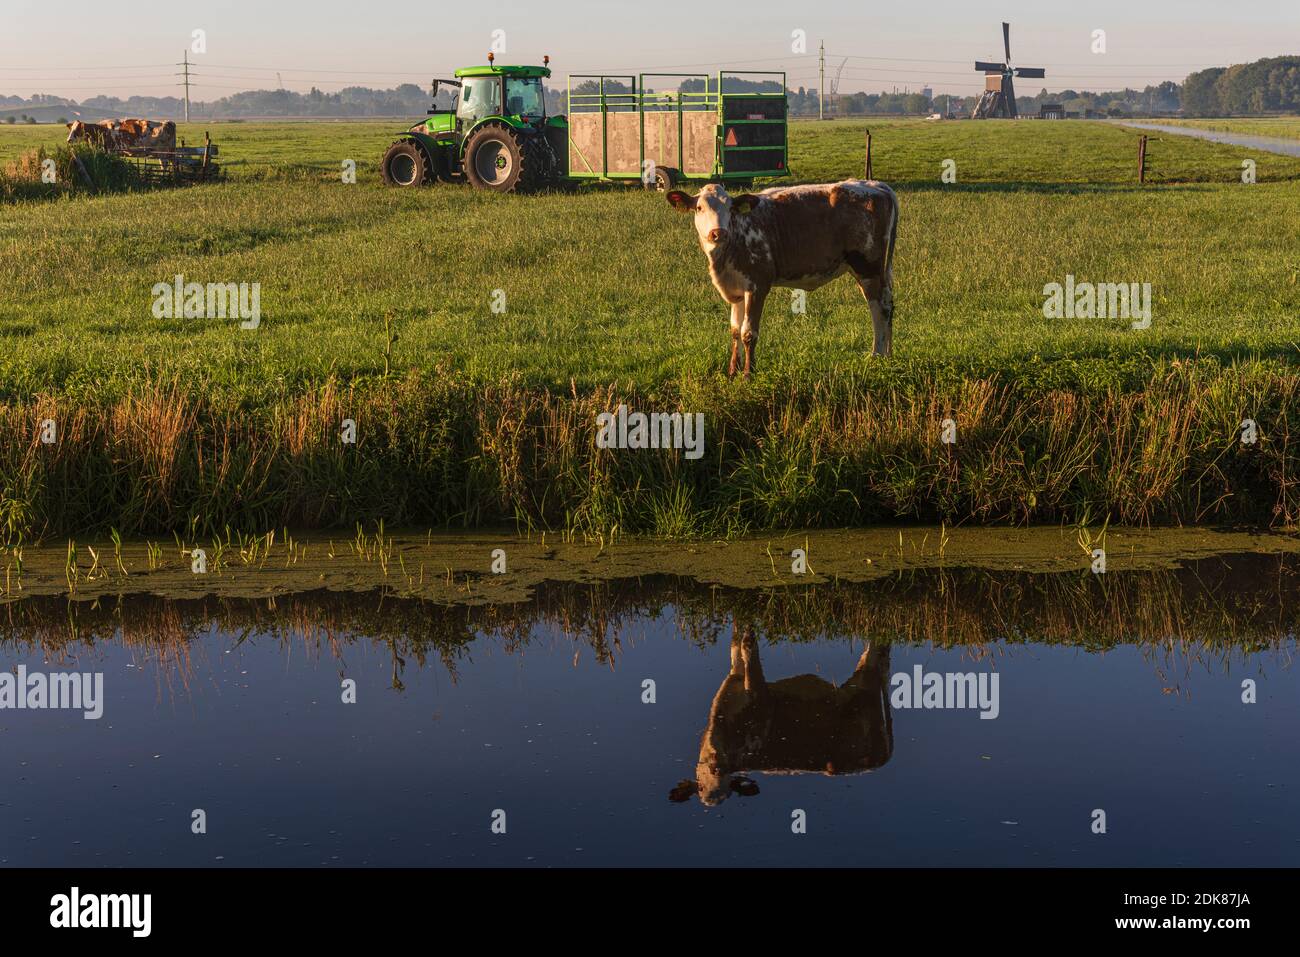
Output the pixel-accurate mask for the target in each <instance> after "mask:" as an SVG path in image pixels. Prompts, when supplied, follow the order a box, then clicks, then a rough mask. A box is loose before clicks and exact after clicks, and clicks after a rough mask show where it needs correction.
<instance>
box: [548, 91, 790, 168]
mask: <svg viewBox="0 0 1300 957" xmlns="http://www.w3.org/2000/svg"><path fill="white" fill-rule="evenodd" d="M731 77H743V78H746V79H748V78H752V77H767V78H775V77H779V78H780V81H779V82H780V86H779V88H778V89H777V90H772V91H770V92H769V91H764V92H757V93H735V92H727V91H726V86H727V83H726V81H727V79H728V78H731ZM647 79H649V80H652V81H663V80H665V79H666V80H668V81H669V82H670V84H674V85H676V86H677V89H673V90H663V91H659V90H655V89H651V88H650V87H649V86H648V84H647V82H646V81H647ZM692 80H694V81H702V82H696V83H694V84H692V83H691V82H690V81H692ZM575 81H577V82H578V86H579V88H580V89H579V90H575V89H574V83H575ZM593 85H594V86H595V89H594V90H593V89H592V86H593ZM773 85H775V84H773ZM694 87H699V89H695V88H694ZM787 112H788V103H787V100H786V86H785V74H784V73H757V72H740V71H720V72H719V73H718V74H717V76H716V77H713V76H710V75H708V74H695V73H640V74H637V75H635V76H633V75H628V76H611V75H606V74H573V75H570V77H569V84H568V127H569V151H568V153H569V155H568V157H567V159H568V170H567V175H568V176H569V177H570V178H572V179H578V180H582V179H600V180H641V179H643V178H644V177H646V176H647V175H648V174H650V173H653V176H654V183H653V185H654V186H655V188H657V189H660V190H666V189H668V188H670V187H671V186H672V185H673V184H674V183H681V182H691V181H704V180H715V181H719V182H728V181H732V182H736V181H740V182H749V181H752V180H753V179H754V178H755V177H759V176H788V175H789V164H788V159H789V143H788V136H787V128H786V123H787ZM651 164H653V166H651Z"/></svg>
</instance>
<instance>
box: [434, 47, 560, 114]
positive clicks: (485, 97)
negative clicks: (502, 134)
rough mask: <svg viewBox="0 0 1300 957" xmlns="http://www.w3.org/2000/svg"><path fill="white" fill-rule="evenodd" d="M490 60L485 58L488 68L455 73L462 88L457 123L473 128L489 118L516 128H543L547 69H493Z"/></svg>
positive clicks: (534, 67) (470, 68)
mask: <svg viewBox="0 0 1300 957" xmlns="http://www.w3.org/2000/svg"><path fill="white" fill-rule="evenodd" d="M492 59H493V57H492V54H488V60H489V63H488V65H487V66H471V67H465V68H464V69H460V70H457V71H456V78H457V79H458V80H460V81H461V84H462V86H461V97H460V104H459V105H458V106H457V108H456V117H457V119H458V120H460V121H461V122H462V123H464V124H469V125H472V124H474V123H477V122H479V121H480V120H484V119H487V118H488V117H490V116H502V117H506V118H508V119H510V120H512V121H514V122H515V123H517V124H526V125H528V126H540V125H542V124H544V122H545V120H546V90H545V88H544V87H543V86H542V80H543V79H546V78H548V77H550V75H551V69H550V67H549V66H496V65H495V64H494V63H492V62H491V61H492ZM546 59H547V60H549V59H550V57H546Z"/></svg>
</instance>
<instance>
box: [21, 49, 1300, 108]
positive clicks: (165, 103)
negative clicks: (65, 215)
mask: <svg viewBox="0 0 1300 957" xmlns="http://www.w3.org/2000/svg"><path fill="white" fill-rule="evenodd" d="M659 79H660V81H661V82H663V81H664V80H665V78H659ZM653 82H654V78H651V83H653ZM668 82H672V81H668ZM704 84H705V81H704V80H703V79H702V78H701V79H687V80H683V81H681V83H680V84H679V85H678V86H677V87H675V89H676V90H678V91H680V92H695V93H698V92H702V91H703V90H704V88H705V86H704ZM716 86H717V81H716V79H711V82H710V85H709V89H711V90H712V89H715V88H716ZM667 88H668V87H667V86H664V87H661V89H667ZM598 90H599V85H598V84H597V82H596V81H595V80H583V81H581V82H579V83H577V84H575V86H574V92H575V93H595V92H597V91H598ZM779 90H780V84H779V83H778V82H776V81H757V80H747V79H744V78H741V77H727V78H726V79H725V80H724V88H723V91H724V92H727V93H762V92H777V91H779ZM605 91H606V93H620V92H623V93H626V92H629V87H628V86H626V85H624V84H623V83H622V82H620V81H618V80H610V81H607V82H606V84H605ZM455 93H456V91H455V90H454V89H448V88H444V89H442V90H441V91H439V94H438V100H437V105H438V108H439V109H447V108H448V107H450V106H451V104H452V102H453V99H454V96H455ZM566 94H567V86H566V84H565V81H564V79H563V78H562V77H558V78H555V79H553V80H552V81H551V83H550V84H549V85H548V87H547V91H546V108H547V112H549V113H551V114H559V113H564V112H566V111H567V110H568V103H567V96H566ZM977 100H978V97H976V96H951V95H948V94H939V95H938V96H935V97H927V96H925V95H923V94H922V93H920V92H916V91H910V90H909V91H904V92H902V93H900V92H897V91H891V92H881V93H866V92H858V93H839V94H836V95H834V96H832V95H830V94H827V96H826V98H825V101H824V103H823V104H822V105H823V107H824V110H825V113H826V114H827V115H831V116H872V115H886V116H889V115H893V116H918V115H922V114H925V113H930V112H940V113H952V114H953V115H956V116H968V115H969V114H970V112H971V110H972V109H973V108H974V106H975V103H976V101H977ZM818 101H819V97H818V93H817V89H816V88H815V87H803V86H801V87H798V88H797V89H791V90H790V91H789V102H790V113H791V115H793V116H816V115H817V113H818ZM1048 103H1051V104H1059V105H1061V106H1062V107H1064V108H1065V109H1066V110H1067V111H1069V112H1074V113H1079V114H1080V115H1086V114H1093V115H1104V116H1125V115H1147V116H1153V115H1154V116H1158V115H1161V114H1168V113H1176V112H1179V111H1182V112H1184V113H1187V114H1189V115H1222V114H1251V113H1285V112H1292V113H1295V112H1300V56H1284V57H1273V58H1270V59H1263V60H1256V61H1255V62H1254V63H1243V64H1238V65H1236V66H1230V67H1214V68H1211V69H1208V70H1200V71H1198V72H1196V73H1192V74H1191V75H1190V76H1188V77H1187V79H1186V80H1184V81H1183V83H1181V84H1179V83H1175V82H1173V81H1172V80H1168V81H1165V82H1164V83H1160V84H1158V85H1156V86H1147V87H1144V88H1143V89H1141V90H1135V89H1123V90H1111V91H1104V92H1098V93H1094V92H1090V91H1087V90H1071V89H1066V90H1059V91H1056V92H1048V90H1047V89H1046V88H1044V89H1042V90H1040V91H1039V92H1038V93H1036V94H1034V95H1032V96H1017V97H1016V105H1017V107H1018V108H1019V110H1020V112H1022V113H1037V112H1038V110H1039V108H1040V107H1041V106H1043V105H1044V104H1048ZM64 106H66V107H67V108H68V109H70V110H75V109H80V108H85V109H90V110H97V111H101V112H103V113H105V114H108V115H118V116H128V115H134V116H147V117H151V118H159V119H166V118H179V117H181V116H183V115H184V112H185V104H184V101H183V100H181V99H180V98H179V97H175V96H162V97H153V96H132V97H128V98H125V99H123V98H120V97H114V96H94V97H91V98H90V99H88V100H84V101H83V102H81V103H80V104H78V103H77V102H76V101H75V100H69V99H66V98H64V97H57V96H51V95H49V94H44V93H37V94H35V95H33V96H31V97H29V98H27V99H23V98H22V97H18V96H0V115H4V114H8V113H12V114H13V115H14V116H15V118H16V119H17V118H19V117H25V115H26V114H24V113H22V108H34V107H64ZM429 106H430V97H429V92H428V89H427V88H422V87H420V86H417V85H416V84H414V83H403V84H401V85H399V86H397V87H394V88H393V89H391V90H374V89H370V88H369V87H363V86H350V87H347V88H346V89H343V90H340V91H338V92H337V93H324V92H322V91H321V90H318V89H316V88H315V87H313V88H312V89H311V90H310V91H309V92H307V93H296V92H293V91H292V90H247V91H244V92H241V93H234V94H232V95H230V96H225V97H222V98H221V99H219V100H214V101H211V102H195V103H193V104H191V110H190V113H191V115H192V116H193V117H195V118H208V119H229V118H238V117H243V116H321V117H327V116H328V117H347V116H423V115H424V112H425V111H426V110H427V109H429ZM18 121H19V122H21V121H22V120H21V119H18Z"/></svg>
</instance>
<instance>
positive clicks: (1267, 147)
mask: <svg viewBox="0 0 1300 957" xmlns="http://www.w3.org/2000/svg"><path fill="white" fill-rule="evenodd" d="M1119 122H1121V123H1122V125H1124V126H1134V127H1137V128H1138V129H1142V130H1155V131H1157V132H1160V133H1177V134H1178V135H1180V136H1194V137H1196V138H1197V139H1202V140H1209V141H1210V142H1212V143H1227V144H1228V145H1230V146H1244V147H1246V148H1247V149H1255V150H1264V151H1265V152H1269V153H1284V154H1286V155H1287V156H1300V141H1297V140H1288V139H1283V138H1281V137H1277V136H1251V135H1249V134H1246V133H1226V132H1222V131H1220V130H1202V129H1198V128H1197V127H1194V126H1171V125H1169V124H1168V123H1143V122H1140V121H1137V120H1123V121H1119Z"/></svg>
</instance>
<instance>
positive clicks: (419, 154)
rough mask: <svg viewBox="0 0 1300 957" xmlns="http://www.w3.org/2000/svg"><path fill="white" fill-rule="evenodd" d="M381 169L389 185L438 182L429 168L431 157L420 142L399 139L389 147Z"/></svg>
mask: <svg viewBox="0 0 1300 957" xmlns="http://www.w3.org/2000/svg"><path fill="white" fill-rule="evenodd" d="M379 171H380V173H381V174H382V175H383V177H384V183H385V184H387V185H388V186H404V187H405V186H420V185H422V184H424V183H432V182H436V180H435V178H434V175H433V170H432V169H430V168H429V157H428V156H427V155H425V152H424V150H423V149H422V148H421V147H420V145H419V144H418V143H415V142H414V141H412V140H398V141H397V142H395V143H394V144H393V145H392V146H390V147H388V152H387V153H385V154H384V158H383V159H382V160H381V161H380V163H379Z"/></svg>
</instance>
